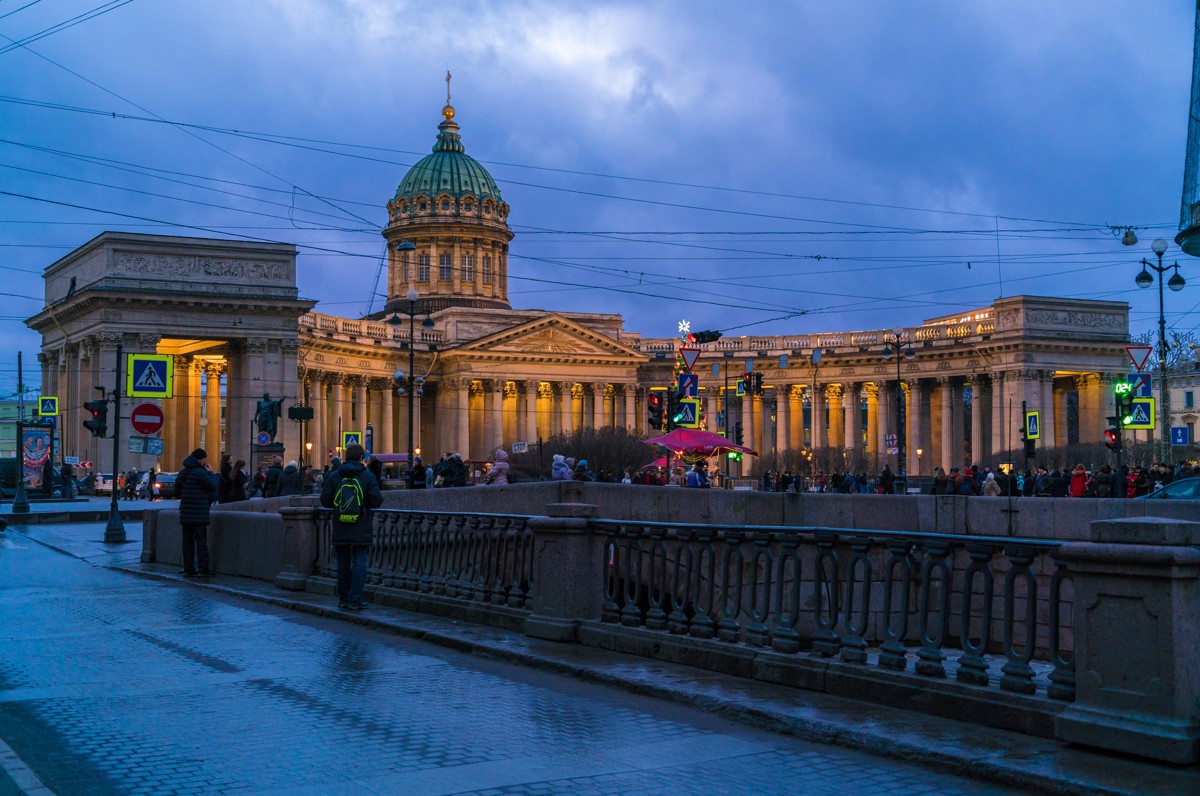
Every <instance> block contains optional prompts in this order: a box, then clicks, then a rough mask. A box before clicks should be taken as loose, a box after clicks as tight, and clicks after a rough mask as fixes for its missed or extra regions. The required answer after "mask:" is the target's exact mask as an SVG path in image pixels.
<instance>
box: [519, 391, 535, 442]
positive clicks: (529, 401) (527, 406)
mask: <svg viewBox="0 0 1200 796" xmlns="http://www.w3.org/2000/svg"><path fill="white" fill-rule="evenodd" d="M520 385H521V397H520V399H519V401H518V405H519V406H520V407H521V408H520V409H519V410H518V411H519V416H520V427H521V429H523V431H524V434H523V436H522V437H521V440H522V441H523V442H528V443H529V444H530V445H533V444H535V443H536V442H537V440H538V425H537V420H538V418H537V398H538V386H539V385H540V382H537V381H532V380H530V381H522V382H520Z"/></svg>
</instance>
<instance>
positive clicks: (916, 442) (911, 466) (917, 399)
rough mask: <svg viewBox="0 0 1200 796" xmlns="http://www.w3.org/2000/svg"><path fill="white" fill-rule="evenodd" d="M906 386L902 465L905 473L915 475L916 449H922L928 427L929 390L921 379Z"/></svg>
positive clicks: (917, 459)
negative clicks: (906, 399) (903, 460)
mask: <svg viewBox="0 0 1200 796" xmlns="http://www.w3.org/2000/svg"><path fill="white" fill-rule="evenodd" d="M906 383H907V384H908V403H907V408H908V411H907V412H905V416H906V417H905V419H906V423H905V426H906V428H905V438H904V455H905V456H906V457H907V459H908V461H906V462H905V463H904V469H905V472H907V473H916V472H917V470H918V468H919V465H920V463H921V461H920V458H919V457H918V456H917V449H918V448H921V447H923V443H924V440H925V431H926V429H927V428H928V427H929V425H928V423H929V420H928V418H929V389H928V388H927V387H926V386H925V382H924V380H922V379H910V380H908V381H907V382H906Z"/></svg>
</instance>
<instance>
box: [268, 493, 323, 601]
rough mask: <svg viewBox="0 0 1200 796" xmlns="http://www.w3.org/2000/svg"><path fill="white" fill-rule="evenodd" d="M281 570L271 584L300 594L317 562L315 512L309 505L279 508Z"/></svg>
mask: <svg viewBox="0 0 1200 796" xmlns="http://www.w3.org/2000/svg"><path fill="white" fill-rule="evenodd" d="M279 515H280V516H281V517H282V518H283V569H281V570H279V574H278V575H276V576H275V585H276V586H278V587H279V588H281V589H288V590H289V591H304V584H305V581H307V580H308V576H309V575H311V574H313V568H314V566H315V564H316V561H317V509H316V508H314V507H312V506H283V507H281V508H280V509H279Z"/></svg>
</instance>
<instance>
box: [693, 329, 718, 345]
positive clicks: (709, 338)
mask: <svg viewBox="0 0 1200 796" xmlns="http://www.w3.org/2000/svg"><path fill="white" fill-rule="evenodd" d="M720 339H721V333H720V332H717V331H713V330H705V331H703V332H694V333H693V334H692V342H693V343H715V342H717V341H718V340H720Z"/></svg>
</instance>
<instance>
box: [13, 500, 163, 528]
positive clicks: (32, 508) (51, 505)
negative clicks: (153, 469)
mask: <svg viewBox="0 0 1200 796" xmlns="http://www.w3.org/2000/svg"><path fill="white" fill-rule="evenodd" d="M178 505H179V504H178V502H176V501H174V500H155V501H150V500H118V501H117V511H118V513H119V514H120V515H121V519H122V520H123V521H124V522H126V523H128V522H131V521H132V522H136V523H139V524H140V523H141V521H142V512H143V511H145V510H146V509H156V508H176V507H178ZM111 510H112V498H110V497H109V496H108V495H102V496H99V497H77V498H75V499H74V500H64V499H61V498H60V499H56V500H30V501H29V511H28V512H26V513H21V514H14V513H13V510H12V501H11V500H8V499H5V500H4V501H3V503H0V519H3V520H4V521H5V522H7V523H8V524H9V525H21V524H26V523H38V524H39V525H45V524H46V523H56V524H57V523H94V522H101V523H103V522H107V521H108V515H109V512H110V511H111Z"/></svg>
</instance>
